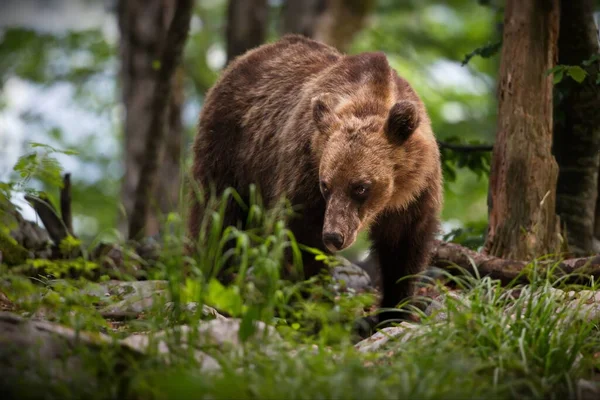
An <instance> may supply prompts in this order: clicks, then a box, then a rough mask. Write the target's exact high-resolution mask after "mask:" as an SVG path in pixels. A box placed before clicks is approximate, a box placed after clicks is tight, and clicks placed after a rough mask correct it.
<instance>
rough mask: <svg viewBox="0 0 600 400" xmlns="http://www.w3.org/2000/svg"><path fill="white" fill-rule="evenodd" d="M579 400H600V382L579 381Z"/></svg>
mask: <svg viewBox="0 0 600 400" xmlns="http://www.w3.org/2000/svg"><path fill="white" fill-rule="evenodd" d="M577 398H578V399H580V400H597V399H600V382H598V381H590V380H586V379H580V380H579V381H577Z"/></svg>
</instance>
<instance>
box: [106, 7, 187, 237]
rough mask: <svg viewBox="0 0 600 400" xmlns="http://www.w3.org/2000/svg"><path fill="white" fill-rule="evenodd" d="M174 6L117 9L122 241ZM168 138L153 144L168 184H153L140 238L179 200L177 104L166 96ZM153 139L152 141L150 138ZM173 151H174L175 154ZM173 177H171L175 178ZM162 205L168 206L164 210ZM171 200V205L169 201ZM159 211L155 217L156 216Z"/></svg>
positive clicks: (131, 209) (176, 99) (177, 99)
mask: <svg viewBox="0 0 600 400" xmlns="http://www.w3.org/2000/svg"><path fill="white" fill-rule="evenodd" d="M177 4H178V3H177V2H173V1H164V0H148V1H141V0H127V1H125V0H121V1H119V3H118V22H119V29H120V32H121V42H120V57H121V84H122V93H123V95H122V96H123V103H124V106H125V126H124V169H125V174H124V177H123V183H122V189H121V202H122V205H123V211H124V215H122V216H121V218H120V220H119V230H120V231H121V233H122V234H123V235H125V236H127V235H128V234H129V232H128V224H129V222H130V221H131V218H132V215H133V214H134V206H135V199H136V195H135V193H136V190H137V187H138V183H139V182H140V179H141V177H142V171H143V170H144V169H143V168H144V167H143V165H144V161H145V159H146V157H147V154H146V142H147V138H148V136H147V135H148V134H149V132H151V130H152V129H153V128H154V127H153V126H152V123H153V117H154V115H155V112H156V111H157V110H155V109H154V108H153V107H154V106H153V102H154V93H155V92H156V90H157V88H158V85H159V82H158V78H159V75H160V72H159V71H160V69H161V68H162V65H159V64H160V57H161V52H162V51H163V49H164V48H165V46H167V45H166V44H165V40H166V36H167V30H168V27H169V25H170V23H171V21H172V19H173V16H174V15H175V10H176V7H177ZM167 98H168V99H169V102H170V104H169V106H168V107H169V110H170V117H169V127H168V128H167V129H168V131H169V133H168V135H166V140H165V141H164V142H165V143H163V141H161V142H160V143H157V144H156V145H157V146H158V147H159V155H160V157H161V171H163V170H164V173H161V174H160V176H164V174H166V173H167V171H168V173H169V174H170V176H171V180H169V179H166V178H159V180H158V182H157V185H156V187H155V190H154V195H153V196H151V195H150V193H148V195H147V197H146V201H147V202H152V204H148V211H147V212H145V214H146V220H145V221H144V223H143V224H142V225H143V226H145V227H146V228H145V229H144V234H147V235H153V234H156V233H157V232H158V215H157V214H158V213H159V212H162V213H166V212H169V211H170V210H172V209H173V208H171V206H170V204H176V203H177V199H176V198H175V199H174V198H173V196H177V195H178V194H179V189H178V188H177V189H175V190H174V188H175V185H178V182H179V179H178V177H179V172H178V168H179V163H180V153H181V151H180V149H179V147H180V144H181V134H182V129H181V104H180V103H181V99H180V96H169V97H167ZM155 139H156V138H155ZM175 149H177V150H175ZM175 171H177V172H175ZM166 199H169V202H168V204H169V205H167V204H166V201H165V200H166ZM173 200H174V201H173ZM159 210H160V211H159Z"/></svg>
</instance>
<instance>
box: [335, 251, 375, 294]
mask: <svg viewBox="0 0 600 400" xmlns="http://www.w3.org/2000/svg"><path fill="white" fill-rule="evenodd" d="M339 259H340V261H341V265H338V266H335V267H333V269H332V273H331V275H332V278H333V279H334V281H336V282H337V284H338V285H340V286H341V287H342V288H346V289H352V290H355V291H357V292H360V291H367V290H372V289H373V286H372V285H371V277H370V276H369V274H368V273H367V272H366V271H365V270H364V269H362V268H361V267H359V266H358V265H355V264H352V263H351V262H350V261H348V260H346V259H344V258H341V257H339Z"/></svg>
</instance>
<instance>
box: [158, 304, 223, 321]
mask: <svg viewBox="0 0 600 400" xmlns="http://www.w3.org/2000/svg"><path fill="white" fill-rule="evenodd" d="M173 306H174V305H173V302H172V301H170V302H168V303H167V304H165V309H166V310H167V311H169V310H172V309H173ZM184 308H185V309H186V310H187V311H189V312H191V313H196V312H197V310H198V303H196V302H195V301H192V302H189V303H186V304H185V305H184ZM202 315H204V316H205V317H211V318H214V319H221V320H225V319H227V318H225V317H224V316H223V315H221V314H220V313H219V312H218V311H217V310H216V309H214V308H212V307H209V306H207V305H206V304H203V305H202Z"/></svg>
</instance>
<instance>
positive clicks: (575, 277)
mask: <svg viewBox="0 0 600 400" xmlns="http://www.w3.org/2000/svg"><path fill="white" fill-rule="evenodd" d="M431 265H432V266H433V267H437V268H440V269H444V270H447V271H449V272H452V273H454V274H460V273H462V272H463V271H464V270H466V271H467V272H468V273H470V274H472V275H479V276H480V277H484V276H489V277H490V278H492V279H498V280H500V281H501V282H502V284H503V285H507V284H509V283H511V282H513V283H529V282H531V279H532V278H533V277H534V276H540V275H546V274H550V275H551V276H552V277H554V278H567V279H565V280H566V281H567V282H569V283H588V282H589V281H590V280H591V279H592V278H593V279H598V278H600V255H599V254H596V255H595V256H592V257H583V258H571V259H565V260H557V259H550V258H547V259H540V260H536V261H531V262H528V261H520V260H505V259H502V258H498V257H493V256H490V255H487V254H483V253H478V252H476V251H473V250H471V249H468V248H466V247H463V246H461V245H459V244H456V243H449V242H442V241H438V242H437V243H436V246H435V248H434V250H433V255H432V261H431ZM456 267H460V268H456ZM461 269H462V271H461Z"/></svg>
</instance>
